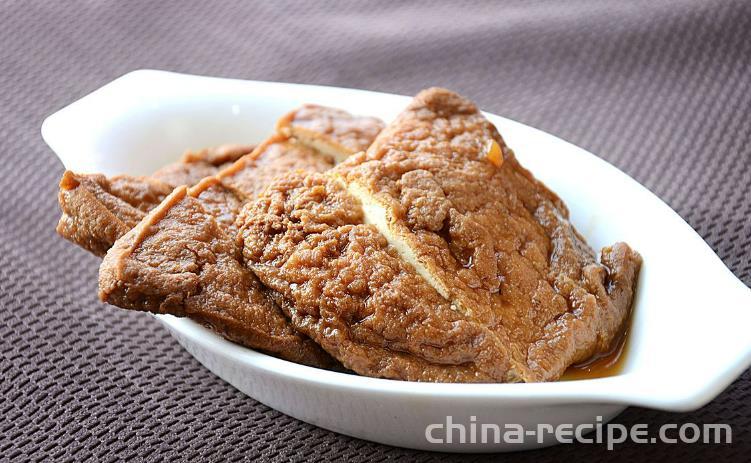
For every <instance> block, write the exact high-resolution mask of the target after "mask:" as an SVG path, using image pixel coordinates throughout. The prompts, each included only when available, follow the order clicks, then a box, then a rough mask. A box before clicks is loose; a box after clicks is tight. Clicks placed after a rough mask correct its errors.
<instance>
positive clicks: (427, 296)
mask: <svg viewBox="0 0 751 463" xmlns="http://www.w3.org/2000/svg"><path fill="white" fill-rule="evenodd" d="M311 182H312V183H311ZM332 182H333V183H332ZM332 184H335V185H338V187H336V188H334V187H333V186H331V185H332ZM321 185H325V187H324V186H321ZM337 188H338V189H337ZM337 205H338V206H337ZM335 207H349V208H352V210H353V211H355V212H351V213H350V215H349V220H350V221H349V222H347V223H346V226H345V225H343V224H340V223H339V222H337V221H336V218H335V217H334V216H333V215H332V214H333V212H332V210H333V209H335ZM239 222H241V223H242V234H243V237H244V248H243V255H244V257H245V260H246V264H247V265H248V266H249V267H250V268H251V269H253V271H254V272H256V274H257V275H258V276H259V277H260V279H261V281H263V282H264V283H265V284H266V285H268V286H269V287H270V288H272V289H273V290H275V291H276V292H278V293H279V294H280V297H281V298H282V299H284V300H285V305H284V308H285V310H286V311H287V312H289V313H290V314H291V316H292V321H293V324H294V325H295V327H296V328H298V329H300V330H301V331H303V332H305V333H306V334H308V335H310V336H311V337H313V338H314V339H315V340H316V341H318V342H319V343H321V345H322V346H323V347H324V348H325V349H327V350H328V351H329V352H330V353H332V355H334V356H335V357H336V358H338V359H339V360H340V361H342V362H343V363H344V364H345V366H347V367H349V368H352V369H354V370H355V371H357V372H359V373H361V374H366V375H374V376H384V377H390V378H400V379H410V380H428V381H457V380H458V381H488V380H492V381H541V380H551V379H556V378H558V377H559V376H560V375H561V374H562V373H563V371H564V370H565V369H566V368H567V367H568V366H569V365H571V364H572V363H575V362H578V361H581V360H584V359H586V358H588V357H590V356H591V355H593V354H594V353H596V352H601V351H605V350H607V349H608V348H609V347H610V344H611V343H612V341H613V339H614V338H615V337H616V336H617V334H618V333H619V332H620V331H621V330H622V328H623V325H624V323H625V320H626V319H627V316H628V313H629V310H630V306H631V302H632V299H633V292H634V286H635V283H636V278H637V274H638V270H639V266H640V262H641V259H640V257H639V256H638V254H637V253H635V252H634V251H632V250H631V249H630V248H629V247H628V246H627V245H625V244H623V243H618V244H615V245H613V246H612V247H608V248H605V249H603V251H602V255H601V259H600V262H598V261H597V258H596V255H595V253H594V251H593V250H592V249H590V248H589V246H588V245H587V244H586V242H585V241H584V239H583V238H582V237H581V236H580V235H579V234H578V233H577V232H576V230H574V228H573V227H572V226H571V225H570V223H569V222H568V211H567V209H566V207H565V205H564V204H563V202H562V201H561V200H560V199H559V198H558V197H557V196H556V195H555V194H554V193H552V192H551V191H550V190H548V189H547V188H546V187H545V186H544V185H543V184H542V183H540V182H539V181H537V180H536V179H535V178H534V177H533V176H532V175H531V174H530V173H529V172H528V171H527V170H525V169H524V168H523V167H522V166H521V165H520V164H519V163H518V161H517V160H516V158H515V157H514V155H513V153H512V152H511V150H509V149H508V148H507V147H506V145H505V144H504V142H503V140H502V139H501V137H500V135H499V134H498V132H497V131H496V129H495V127H494V126H493V125H492V124H490V122H488V121H487V120H486V119H485V118H484V117H483V116H482V114H481V113H480V112H479V110H478V109H477V108H476V107H475V105H474V104H472V103H471V102H469V101H467V100H466V99H464V98H462V97H460V96H459V95H456V94H454V93H452V92H449V91H447V90H443V89H429V90H426V91H424V92H421V93H420V94H419V95H418V96H417V97H416V98H415V100H414V101H413V102H412V104H411V105H410V106H409V107H408V108H407V109H406V110H405V111H404V112H403V113H402V114H401V115H400V116H399V117H398V118H397V120H396V121H394V122H393V123H392V124H390V125H389V126H388V127H387V128H386V129H385V130H384V131H383V132H381V134H380V135H379V136H378V138H377V139H376V141H375V142H374V143H373V145H372V146H371V147H370V148H369V149H368V151H367V153H360V154H357V155H355V156H352V157H350V158H348V159H347V160H346V161H345V162H344V163H342V164H340V165H339V166H337V168H336V169H334V171H333V172H331V173H329V174H326V175H324V176H315V177H314V180H310V179H299V178H297V177H294V176H293V177H291V178H288V179H285V180H280V181H277V182H275V184H274V185H272V186H271V187H270V188H269V189H268V190H267V191H266V193H265V195H264V196H263V197H262V198H261V199H259V200H258V201H256V202H254V203H253V204H250V205H248V206H247V209H246V210H245V211H244V212H243V214H242V216H241V219H240V221H239ZM346 227H351V229H348V228H346ZM353 230H358V232H357V233H355V232H354V231H353ZM364 235H367V241H368V242H379V243H381V244H380V246H381V248H383V249H387V250H388V251H387V252H386V251H384V253H380V254H379V253H376V252H371V251H368V252H361V250H362V249H363V245H362V244H361V243H360V242H361V241H362V240H363V239H364V238H361V237H362V236H364ZM353 250H356V251H358V252H357V253H355V254H353ZM385 255H388V256H389V257H388V258H386V257H379V256H385ZM394 259H396V260H397V261H398V262H399V263H400V264H401V265H402V266H403V267H402V268H401V269H400V270H399V272H402V274H404V275H411V277H410V278H413V277H417V278H418V279H419V281H421V284H420V285H418V284H414V285H403V286H398V285H396V284H395V283H394V281H397V280H399V278H400V277H399V276H398V275H397V273H398V272H396V273H394V275H390V276H389V277H388V278H385V279H380V278H377V276H378V275H380V269H382V268H395V267H394V266H395V265H396V264H394V263H392V260H394ZM361 262H367V263H368V264H367V265H365V264H363V263H361ZM363 268H364V269H363ZM345 269H346V272H345V271H344V270H345ZM412 281H416V280H414V278H413V280H412ZM397 286H398V289H396V288H397ZM386 295H388V296H390V297H391V299H389V300H388V303H386V302H384V300H383V299H382V298H383V297H386ZM316 298H318V299H320V300H321V301H322V303H321V309H320V310H321V311H320V312H317V311H316V310H315V309H314V308H312V307H310V308H309V306H310V305H311V304H312V301H314V300H316ZM329 302H330V304H329ZM389 305H391V306H396V307H399V308H400V309H399V310H395V309H391V308H389V307H388V306H389ZM349 307H355V309H350V308H349ZM353 314H354V315H353ZM416 320H430V322H429V324H428V326H432V325H430V324H432V323H435V324H436V326H441V324H448V325H449V326H452V327H454V328H453V329H452V330H450V331H449V332H450V333H451V334H452V338H451V341H450V342H446V340H445V339H446V338H445V337H443V336H444V335H443V334H442V331H440V330H434V331H431V330H430V329H428V328H426V329H421V328H418V326H417V325H418V324H419V323H418V322H417V321H416ZM449 321H450V322H449ZM444 326H445V325H444ZM469 327H471V328H469ZM444 329H445V328H444ZM483 330H484V331H483ZM427 333H429V334H427ZM470 333H471V334H470ZM334 335H335V336H336V337H337V339H335V340H332V337H333V336H334ZM431 336H435V339H433V338H431ZM436 340H437V341H436ZM342 346H346V347H342ZM428 346H429V347H430V349H434V350H430V349H428V350H429V353H426V348H427V347H428ZM489 346H492V347H489ZM455 350H458V351H461V352H462V353H463V355H462V356H461V357H460V359H459V358H456V357H452V356H451V355H441V354H440V353H441V352H444V353H445V352H449V351H455ZM488 352H492V353H493V356H492V357H493V358H494V359H495V361H494V362H488V356H487V354H488ZM363 358H365V359H370V361H369V362H368V361H364V360H363ZM396 359H408V360H404V362H407V363H409V364H410V365H413V364H420V365H422V369H420V368H412V367H408V366H405V365H406V364H405V363H400V362H402V361H401V360H400V361H398V362H397V360H396ZM441 359H444V360H441ZM423 371H425V372H428V373H421V372H423Z"/></svg>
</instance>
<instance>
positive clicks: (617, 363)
mask: <svg viewBox="0 0 751 463" xmlns="http://www.w3.org/2000/svg"><path fill="white" fill-rule="evenodd" d="M629 325H630V323H629ZM628 331H629V326H627V327H626V329H625V330H624V331H623V333H621V335H620V336H618V338H617V339H616V340H615V342H614V343H613V345H612V346H611V348H610V350H608V351H607V352H603V353H600V354H597V355H595V356H593V357H591V358H589V359H587V360H585V361H584V362H581V363H577V364H576V365H571V366H570V367H568V369H567V370H566V372H565V373H563V376H561V379H560V380H561V381H574V380H578V379H594V378H605V377H608V376H616V375H619V374H620V373H621V371H622V370H623V365H624V364H625V363H626V352H627V351H628Z"/></svg>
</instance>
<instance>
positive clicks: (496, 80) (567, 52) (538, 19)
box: [0, 0, 751, 463]
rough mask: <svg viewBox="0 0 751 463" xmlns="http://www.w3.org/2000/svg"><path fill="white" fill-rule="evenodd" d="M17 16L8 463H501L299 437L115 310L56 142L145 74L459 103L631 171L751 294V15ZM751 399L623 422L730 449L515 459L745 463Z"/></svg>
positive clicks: (698, 6)
mask: <svg viewBox="0 0 751 463" xmlns="http://www.w3.org/2000/svg"><path fill="white" fill-rule="evenodd" d="M0 17H2V21H1V22H0V156H2V157H1V158H0V159H1V160H2V162H0V169H2V176H0V183H1V185H2V188H0V218H1V219H2V220H0V310H1V311H2V324H0V459H5V460H8V461H23V460H26V459H32V460H39V461H51V460H54V461H58V460H59V461H66V460H67V461H84V460H96V461H110V460H116V459H141V460H148V461H165V460H173V459H180V460H223V461H225V460H226V461H237V460H255V459H259V458H266V459H270V460H289V459H293V460H304V461H309V460H314V459H322V460H334V459H347V460H350V461H386V460H405V461H406V460H413V459H416V460H420V461H432V460H441V461H443V460H450V459H454V458H459V459H473V458H486V457H477V456H450V455H443V454H430V453H419V452H413V451H409V450H403V449H397V448H391V447H386V446H382V445H377V444H373V443H370V442H365V441H361V440H357V439H352V438H348V437H344V436H341V435H338V434H335V433H333V432H329V431H325V430H322V429H319V428H316V427H315V426H312V425H308V424H305V423H302V422H299V421H297V420H295V419H293V418H290V417H287V416H285V415H282V414H281V413H278V412H276V411H275V410H272V409H269V408H268V407H266V406H264V405H261V404H259V403H257V402H256V401H254V400H252V399H250V398H248V397H246V396H244V395H242V394H241V393H239V392H238V391H236V390H235V389H233V388H232V387H231V386H229V385H227V384H226V383H224V382H223V381H221V380H220V379H218V378H216V377H214V376H213V375H212V374H211V373H209V372H208V371H207V370H205V369H204V368H203V367H201V366H200V365H199V364H198V362H196V361H195V360H193V358H192V357H191V356H190V355H188V354H187V353H186V352H185V351H183V350H182V349H181V348H180V347H179V346H178V344H177V343H176V342H175V341H174V340H173V339H172V338H171V337H170V336H169V335H168V334H167V332H166V331H165V329H164V328H162V327H161V325H160V324H159V323H158V322H156V321H155V320H154V319H152V318H151V317H149V316H147V315H145V314H138V313H132V312H127V311H124V310H116V309H113V308H110V307H106V306H104V305H102V304H100V303H99V302H98V301H97V299H96V273H97V267H98V262H99V261H98V259H96V258H94V257H93V256H90V255H88V254H87V253H85V252H83V251H82V250H80V249H77V248H75V247H74V246H72V245H70V244H68V243H66V242H64V241H63V240H62V239H60V238H58V237H57V236H56V235H55V233H54V227H55V223H56V220H57V217H58V208H57V203H56V190H57V182H58V179H59V177H60V175H61V174H62V172H63V167H62V165H61V164H60V163H59V162H58V161H57V159H56V158H55V156H54V155H53V154H52V152H51V151H50V150H49V149H48V148H47V147H46V146H45V145H44V143H43V142H42V139H41V137H40V135H39V127H40V124H41V121H42V120H43V118H44V117H45V116H46V115H48V114H50V113H52V112H54V111H55V110H57V109H59V108H61V107H62V106H64V105H65V104H67V103H70V102H72V101H74V100H76V99H78V98H79V97H81V96H83V95H85V94H86V93H88V92H90V91H92V90H94V89H96V88H97V87H99V86H101V85H103V84H105V83H107V82H108V81H110V80H112V79H114V78H115V77H118V76H120V75H122V74H124V73H126V72H128V71H131V70H134V69H139V68H158V69H167V70H174V71H181V72H190V73H198V74H207V75H217V76H228V77H237V78H249V79H262V80H279V81H288V82H304V83H318V84H330V85H337V86H349V87H357V88H366V89H372V90H381V91H387V92H396V93H402V94H414V93H416V92H417V91H418V90H420V89H421V88H423V87H426V86H429V85H441V86H445V87H448V88H451V89H453V90H456V91H458V92H460V93H463V94H466V95H467V96H469V97H471V98H473V99H474V100H476V101H477V102H478V103H479V104H480V105H481V106H482V107H483V108H484V109H486V110H489V111H492V112H495V113H498V114H502V115H504V116H508V117H511V118H513V119H517V120H519V121H522V122H525V123H527V124H530V125H532V126H535V127H538V128H541V129H543V130H546V131H548V132H550V133H553V134H556V135H558V136H560V137H562V138H564V139H566V140H569V141H572V142H574V143H576V144H578V145H580V146H582V147H584V148H586V149H589V150H590V151H592V152H594V153H597V154H598V155H600V156H602V157H603V158H605V159H607V160H608V161H610V162H611V163H613V164H615V165H616V166H618V167H619V168H621V169H622V170H624V171H625V172H627V173H628V174H630V175H632V176H633V177H634V178H636V179H637V180H638V181H639V182H641V183H642V184H644V185H645V186H646V187H647V188H649V189H650V190H652V191H653V192H655V193H656V194H657V195H659V196H660V197H661V198H662V199H664V200H665V201H666V202H667V203H668V204H670V205H671V206H672V207H673V208H674V209H676V210H677V211H678V213H679V214H681V215H682V216H683V217H684V218H685V219H686V220H687V221H688V222H689V223H690V224H691V225H692V226H693V227H694V228H695V229H696V230H697V231H698V232H699V233H700V234H701V236H702V237H703V238H704V239H705V240H706V241H707V242H708V243H709V244H710V246H711V247H712V248H713V249H714V250H715V251H716V252H717V253H718V254H719V256H720V257H721V258H722V259H723V260H724V262H725V263H726V264H727V266H728V267H730V269H731V270H732V271H733V272H734V273H735V274H736V275H737V276H738V277H739V278H741V279H742V280H743V281H744V282H745V283H746V284H747V285H748V284H751V258H750V257H749V254H750V252H749V251H750V250H751V218H750V217H751V214H750V212H751V110H750V108H751V32H750V31H751V2H748V1H742V0H740V1H677V2H662V1H660V2H655V1H641V2H621V1H614V2H603V1H599V0H593V1H584V0H581V1H573V2H559V1H549V2H528V1H524V2H503V3H502V4H499V3H486V2H483V3H474V2H473V3H465V2H457V1H451V2H445V3H442V2H437V1H435V0H432V1H423V2H420V3H410V4H409V5H407V4H403V3H401V2H393V3H391V2H370V1H361V2H341V3H332V2H326V3H315V4H314V3H312V2H293V3H287V2H245V1H239V2H235V3H221V4H220V3H217V2H201V1H190V2H183V1H180V2H178V1H159V2H152V1H148V0H144V1H134V2H120V1H97V2H48V1H34V2H7V3H3V2H0ZM363 112H364V113H367V108H363ZM644 226H645V227H648V226H650V225H649V223H645V224H644ZM686 264H687V263H683V265H686ZM688 264H690V263H688ZM697 271H701V269H697ZM711 310H712V308H711V307H707V312H708V316H711ZM697 342H701V339H697ZM696 367H697V369H700V368H701V365H697V366H696ZM750 394H751V376H750V375H749V373H748V372H747V373H746V374H744V375H743V376H742V377H741V378H740V379H739V380H738V381H737V382H735V383H734V384H733V385H732V386H730V388H729V389H728V390H727V391H725V392H724V393H723V394H721V395H720V396H719V397H718V398H717V399H716V400H714V401H713V402H712V403H711V404H709V405H708V406H706V407H704V408H702V409H701V410H698V411H695V412H691V413H686V414H674V413H665V412H658V411H651V410H645V409H638V408H631V409H628V410H627V411H626V412H624V413H623V414H622V415H621V416H619V417H618V418H617V421H618V422H621V423H624V424H633V423H650V424H652V425H655V426H656V425H659V424H662V423H668V422H674V423H684V422H696V423H700V424H701V423H717V422H722V423H729V424H731V425H732V426H733V440H734V443H733V444H732V445H724V446H720V445H711V446H706V445H705V446H702V445H690V446H689V445H686V446H680V445H659V444H656V445H644V444H642V445H638V444H622V445H620V446H617V447H616V450H615V451H612V452H608V451H607V450H606V449H605V447H604V446H596V445H582V444H576V445H567V446H558V447H554V448H550V449H545V450H540V451H534V452H527V453H523V454H517V455H514V456H515V457H517V458H519V459H521V460H528V461H535V462H537V463H541V462H547V461H559V460H563V459H572V458H576V459H578V458H587V457H599V458H603V457H608V458H611V459H613V460H624V461H625V460H627V459H628V460H632V461H633V460H637V461H639V460H640V459H642V458H649V459H650V460H652V459H657V458H661V459H666V458H674V459H680V460H681V461H704V460H706V459H707V458H708V457H713V458H722V459H724V460H728V461H730V460H733V459H736V458H737V459H742V460H747V459H748V455H749V451H750V449H751V405H750V404H749V396H750ZM494 458H497V457H494Z"/></svg>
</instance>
